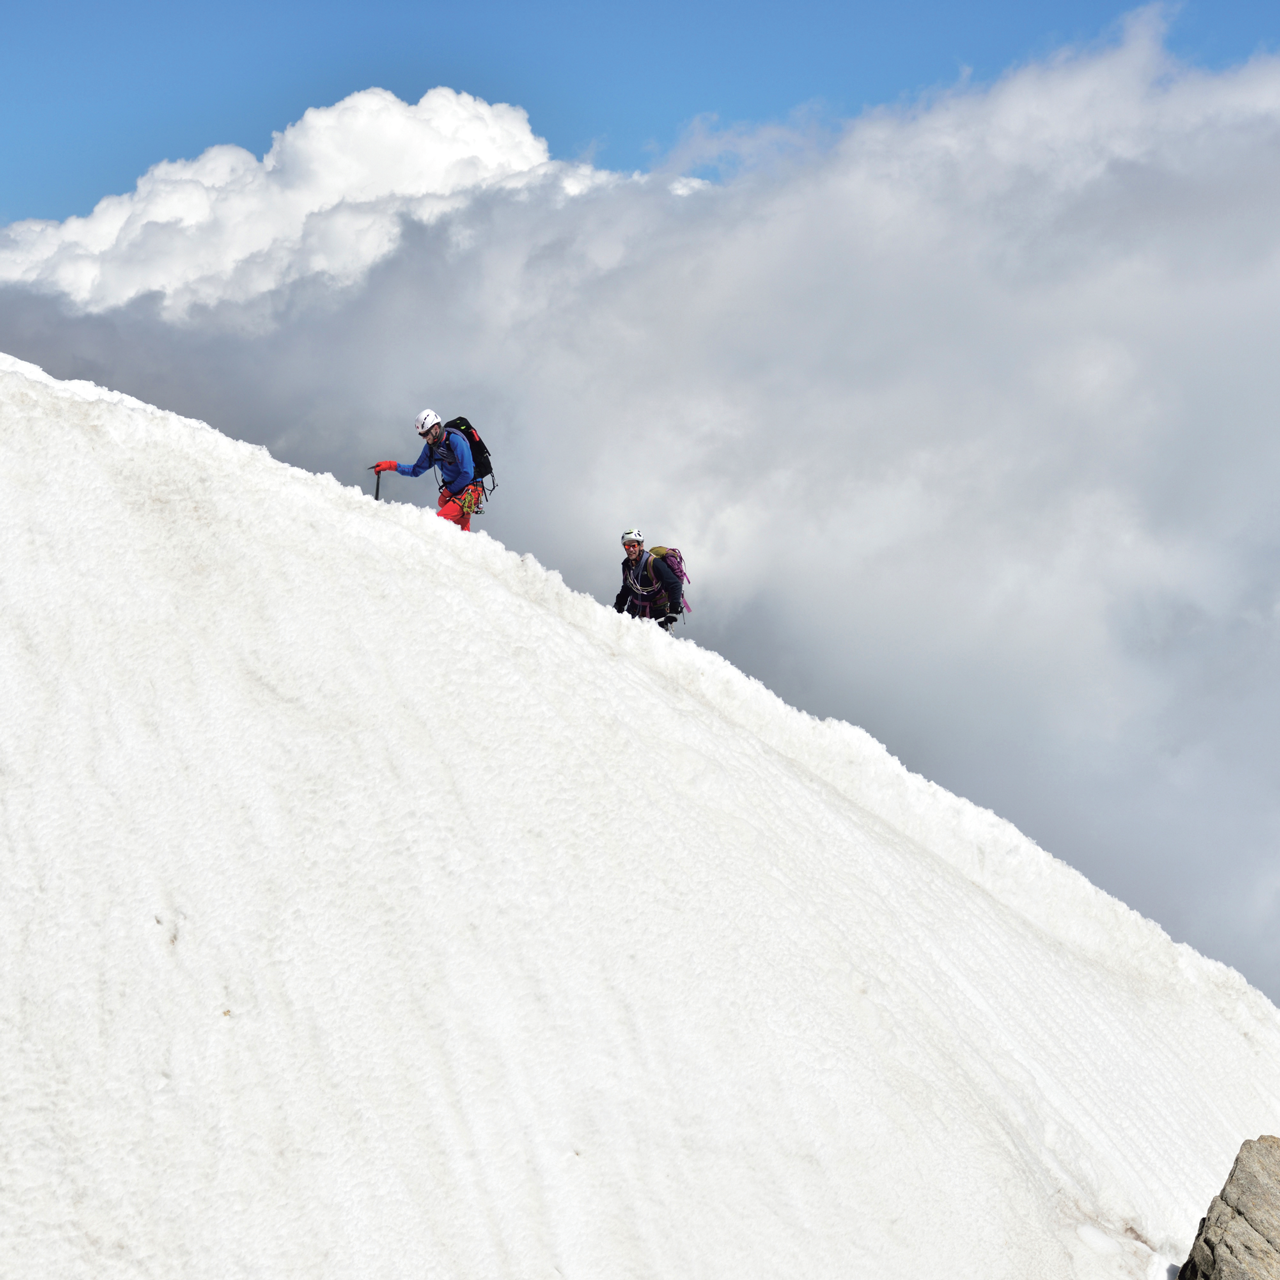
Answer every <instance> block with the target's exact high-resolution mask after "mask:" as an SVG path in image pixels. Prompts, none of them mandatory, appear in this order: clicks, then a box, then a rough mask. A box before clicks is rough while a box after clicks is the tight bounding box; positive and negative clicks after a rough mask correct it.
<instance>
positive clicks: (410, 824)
mask: <svg viewBox="0 0 1280 1280" xmlns="http://www.w3.org/2000/svg"><path fill="white" fill-rule="evenodd" d="M0 432H2V439H3V448H2V449H0V526H2V529H3V546H4V555H3V559H2V560H0V592H2V593H3V626H2V628H0V646H2V658H3V672H4V698H3V709H2V712H0V787H2V788H3V790H2V791H0V803H2V805H3V815H2V816H3V833H4V848H3V858H4V860H3V891H2V892H0V947H3V952H2V953H0V954H2V959H3V1000H2V1004H0V1026H2V1028H3V1036H2V1038H0V1054H2V1055H3V1056H2V1057H0V1090H2V1095H0V1096H2V1097H3V1106H2V1107H0V1274H2V1275H4V1276H14V1277H28V1276H30V1277H35V1276H58V1277H60V1278H62V1280H67V1278H72V1277H75V1278H79V1277H86V1278H87V1277H94V1280H101V1278H104V1277H139V1276H147V1277H150V1276H155V1277H166V1280H167V1278H170V1277H175V1276H180V1277H208V1278H209V1280H225V1278H226V1277H231V1276H245V1277H270V1278H272V1280H274V1278H277V1277H309V1278H310V1277H330V1276H333V1277H351V1276H358V1277H378V1278H379V1280H382V1278H385V1277H414V1278H417V1277H422V1276H433V1277H451V1278H452V1277H457V1278H458V1280H476V1278H478V1277H484V1278H495V1280H496V1278H505V1277H513V1278H514V1277H520V1278H523V1277H530V1278H533V1277H538V1278H540V1277H555V1276H561V1277H571V1278H574V1280H607V1278H610V1277H653V1278H654V1280H658V1278H662V1280H670V1278H672V1277H681V1278H685V1277H689V1278H692V1277H699V1278H703V1277H705V1278H708V1280H709V1278H713V1277H714V1278H717V1280H718V1278H723V1280H748V1278H750V1280H754V1278H756V1277H759V1278H760V1280H764V1278H766V1277H768V1278H769V1280H776V1278H777V1277H797V1278H800V1277H803V1278H804V1280H826V1278H827V1277H830V1278H832V1280H835V1278H837V1277H839V1278H840V1280H847V1278H848V1277H850V1276H854V1275H862V1274H876V1275H886V1276H896V1277H904V1278H907V1280H931V1278H932V1277H943V1276H970V1275H972V1276H978V1275H981V1276H983V1277H984V1280H989V1278H991V1277H1010V1278H1013V1277H1017V1278H1018V1280H1028V1277H1046V1278H1047V1277H1054V1278H1059V1277H1071V1276H1080V1277H1084V1276H1099V1277H1101V1276H1107V1277H1118V1276H1132V1277H1159V1280H1164V1277H1165V1274H1166V1269H1167V1267H1168V1265H1169V1264H1170V1263H1171V1262H1175V1261H1180V1260H1181V1258H1182V1257H1183V1256H1184V1255H1185V1251H1186V1249H1187V1247H1188V1246H1189V1244H1190V1242H1191V1239H1192V1237H1193V1235H1194V1232H1195V1229H1196V1224H1197V1221H1198V1219H1199V1217H1200V1215H1201V1214H1202V1213H1203V1212H1204V1209H1205V1206H1206V1205H1207V1204H1208V1202H1209V1200H1210V1198H1211V1197H1212V1195H1213V1193H1214V1192H1215V1191H1216V1190H1217V1189H1218V1188H1219V1187H1220V1186H1221V1184H1222V1181H1223V1178H1224V1177H1225V1174H1226V1172H1227V1170H1228V1169H1229V1168H1230V1165H1231V1160H1232V1158H1233V1156H1234V1155H1235V1152H1236V1149H1237V1147H1238V1146H1239V1144H1240V1142H1241V1140H1242V1139H1244V1138H1248V1137H1257V1136H1258V1135H1259V1134H1261V1133H1265V1132H1271V1133H1275V1132H1277V1131H1278V1130H1280V1014H1277V1011H1276V1010H1275V1009H1274V1008H1273V1007H1272V1006H1271V1005H1270V1004H1269V1003H1268V1002H1267V1001H1266V1000H1265V999H1264V998H1263V997H1262V996H1261V995H1259V994H1258V993H1257V992H1255V991H1253V990H1251V989H1250V988H1249V987H1248V986H1247V985H1246V984H1245V983H1244V981H1243V980H1242V979H1241V978H1240V977H1239V976H1238V975H1237V974H1235V973H1234V972H1232V971H1230V970H1228V969H1226V968H1224V967H1223V966H1221V965H1219V964H1216V963H1213V962H1211V961H1208V960H1205V959H1203V958H1202V957H1200V956H1198V955H1196V954H1195V953H1194V952H1192V951H1190V950H1189V949H1187V948H1186V947H1180V946H1175V945H1173V944H1172V943H1171V942H1170V941H1169V940H1168V939H1167V938H1166V937H1165V935H1164V934H1163V933H1162V932H1161V931H1160V930H1159V929H1158V928H1157V927H1155V926H1154V925H1152V924H1151V923H1149V922H1148V921H1145V920H1143V919H1142V918H1141V917H1139V916H1137V915H1136V914H1135V913H1133V912H1132V911H1130V910H1128V909H1127V908H1126V907H1124V906H1123V905H1121V904H1120V903H1118V902H1116V901H1114V900H1113V899H1111V898H1109V897H1107V896H1106V895H1105V894H1103V893H1101V892H1099V891H1098V890H1097V889H1094V888H1093V887H1092V886H1091V885H1089V884H1088V883H1087V882H1086V881H1085V880H1083V879H1082V878H1081V877H1080V876H1079V875H1077V874H1076V873H1075V872H1073V871H1071V870H1069V869H1068V868H1067V867H1065V866H1064V865H1062V864H1061V863H1059V862H1056V861H1055V860H1054V859H1052V858H1051V857H1049V856H1048V855H1047V854H1045V853H1044V852H1042V851H1041V850H1039V849H1038V848H1036V847H1035V846H1034V845H1033V844H1031V843H1030V842H1029V841H1027V840H1026V839H1025V838H1024V837H1022V836H1021V835H1019V834H1018V832H1017V831H1015V830H1014V829H1013V828H1012V827H1010V826H1009V825H1008V824H1007V823H1004V822H1001V821H1000V820H999V819H997V818H995V817H994V816H993V815H991V814H989V813H986V812H984V811H982V810H979V809H976V808H974V807H973V806H971V805H969V804H967V803H966V802H964V801H962V800H958V799H957V798H955V797H954V796H951V795H949V794H948V793H947V792H945V791H943V790H941V789H940V788H938V787H935V786H933V785H931V784H930V783H928V782H925V781H924V780H923V779H921V778H918V777H915V776H913V775H911V774H909V773H907V772H906V771H905V770H904V769H903V768H902V767H901V766H900V765H899V764H898V763H897V762H896V761H895V760H893V759H891V758H890V757H889V756H888V755H887V754H886V752H885V751H884V750H883V748H881V747H880V746H879V745H877V744H876V743H875V742H873V741H872V740H871V739H870V738H868V737H867V736H866V735H865V734H864V733H862V732H861V731H859V730H857V729H854V728H851V727H850V726H849V725H846V724H839V723H834V722H825V723H824V722H819V721H816V720H814V719H812V718H810V717H807V716H805V715H803V714H801V713H799V712H796V711H794V710H792V709H790V708H788V707H786V706H785V705H783V704H782V703H781V702H780V701H779V700H778V699H777V698H775V697H774V696H773V695H772V694H770V693H769V692H768V691H767V690H766V689H764V688H763V687H762V686H760V685H759V684H758V683H756V682H753V681H751V680H749V679H747V678H746V677H745V676H743V675H741V674H740V673H739V672H737V671H735V670H734V669H733V668H732V667H730V666H729V665H728V664H727V663H725V662H724V661H723V660H722V659H720V658H719V657H717V656H715V655H713V654H709V653H706V652H704V651H702V650H701V649H699V648H698V647H697V646H696V645H695V644H693V643H690V642H689V641H687V640H673V639H670V638H668V637H667V636H665V635H662V634H661V633H659V632H658V631H657V630H656V629H655V628H653V627H652V626H648V625H642V624H638V623H635V622H633V621H630V620H628V619H624V618H620V617H618V616H617V615H615V614H614V613H613V612H612V611H611V610H610V609H607V608H604V607H602V606H601V605H599V604H597V603H596V602H595V601H593V600H591V599H589V598H587V597H585V596H582V595H579V594H576V593H574V592H572V591H570V590H568V589H567V588H566V587H565V586H564V584H563V583H562V581H561V580H560V578H559V576H558V575H557V574H555V573H549V572H548V571H546V570H544V569H543V568H542V567H541V566H539V565H538V564H537V563H535V562H534V561H533V560H532V559H531V558H530V557H527V556H526V557H521V556H517V555H515V554H513V553H511V552H509V551H506V550H505V549H504V548H502V547H501V546H500V545H498V544H497V543H495V542H493V541H492V540H491V539H489V538H488V537H486V536H485V535H484V534H473V535H463V534H460V533H459V532H458V531H457V530H456V529H454V528H452V527H451V526H447V525H445V524H444V523H443V522H441V521H438V520H436V519H435V517H434V515H432V514H430V513H428V512H425V511H423V510H420V509H418V508H416V507H412V506H402V505H392V504H388V503H383V504H380V505H375V504H374V503H373V502H372V501H371V500H370V499H369V498H367V497H365V496H363V495H362V494H360V493H359V492H357V491H355V490H352V489H346V488H343V487H341V486H339V485H338V484H337V483H336V482H335V481H334V480H333V479H332V478H330V477H320V476H314V475H309V474H307V473H304V472H300V471H297V470H294V469H291V468H289V467H286V466H283V465H281V464H279V463H276V462H274V461H273V460H272V459H271V458H270V457H269V456H268V455H267V454H266V453H265V452H264V451H263V450H261V449H257V448H253V447H250V446H248V445H244V444H240V443H236V442H234V441H231V440H228V439H226V438H225V437H223V436H221V435H219V434H218V433H217V432H215V431H213V430H211V429H210V428H208V427H206V426H203V425H201V424H199V423H194V422H190V421H187V420H184V419H181V418H178V417H175V416H174V415H171V414H167V413H162V412H160V411H158V410H155V409H152V408H149V407H148V406H145V405H142V404H139V403H138V402H136V401H133V400H130V399H128V398H127V397H124V396H120V395H115V394H112V393H108V392H104V391H101V390H99V389H97V388H95V387H92V386H90V385H88V384H85V383H58V382H55V381H53V380H52V379H50V378H48V377H47V376H45V375H44V374H42V373H41V372H39V371H38V370H36V369H34V368H32V367H31V366H29V365H24V364H21V363H19V362H17V361H14V360H11V359H9V358H7V357H0Z"/></svg>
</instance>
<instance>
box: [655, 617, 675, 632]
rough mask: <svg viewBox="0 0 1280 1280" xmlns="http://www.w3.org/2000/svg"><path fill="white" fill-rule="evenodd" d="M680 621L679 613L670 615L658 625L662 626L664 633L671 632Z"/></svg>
mask: <svg viewBox="0 0 1280 1280" xmlns="http://www.w3.org/2000/svg"><path fill="white" fill-rule="evenodd" d="M679 621H680V615H679V614H678V613H669V614H667V616H666V617H665V618H663V620H662V621H661V622H660V623H658V626H660V627H661V628H662V629H663V631H670V630H671V628H672V627H674V626H675V625H676V623H677V622H679Z"/></svg>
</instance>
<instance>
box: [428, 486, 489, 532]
mask: <svg viewBox="0 0 1280 1280" xmlns="http://www.w3.org/2000/svg"><path fill="white" fill-rule="evenodd" d="M483 500H484V486H483V485H481V484H478V483H477V484H469V485H467V487H466V488H465V489H463V491H462V492H461V493H450V492H449V490H448V489H441V490H440V500H439V501H438V502H437V503H436V506H437V507H438V508H439V510H438V511H437V512H436V515H438V516H439V517H440V519H441V520H450V521H452V522H453V523H454V524H456V525H457V526H458V528H459V529H461V530H462V531H463V533H470V532H471V516H472V514H473V513H474V512H475V511H476V509H477V508H478V507H479V506H480V503H481V502H482V501H483Z"/></svg>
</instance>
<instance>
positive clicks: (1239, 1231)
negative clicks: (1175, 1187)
mask: <svg viewBox="0 0 1280 1280" xmlns="http://www.w3.org/2000/svg"><path fill="white" fill-rule="evenodd" d="M1178 1280H1280V1138H1271V1137H1265V1136H1264V1137H1261V1138H1259V1139H1258V1140H1257V1142H1245V1144H1244V1145H1243V1146H1242V1147H1241V1148H1240V1154H1239V1155H1237V1156H1236V1162H1235V1164H1233V1165H1232V1166H1231V1176H1230V1177H1229V1178H1228V1179H1227V1185H1226V1186H1225V1187H1223V1188H1222V1191H1221V1193H1220V1194H1218V1195H1216V1196H1214V1198H1213V1203H1212V1204H1211V1205H1210V1206H1209V1212H1208V1213H1207V1214H1206V1215H1205V1216H1204V1217H1203V1218H1201V1220H1200V1229H1199V1231H1197V1232H1196V1240H1195V1243H1194V1244H1193V1245H1192V1246H1191V1253H1190V1254H1189V1255H1188V1257H1187V1260H1186V1262H1184V1263H1183V1264H1182V1270H1181V1271H1179V1272H1178Z"/></svg>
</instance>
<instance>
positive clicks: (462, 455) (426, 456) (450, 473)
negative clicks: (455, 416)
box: [396, 431, 476, 493]
mask: <svg viewBox="0 0 1280 1280" xmlns="http://www.w3.org/2000/svg"><path fill="white" fill-rule="evenodd" d="M432 467H439V468H440V483H441V484H442V486H443V487H444V488H446V489H448V490H449V492H450V493H461V492H462V491H463V489H465V488H466V487H467V485H469V484H470V483H471V482H472V480H474V479H475V476H476V464H475V461H474V460H473V459H472V457H471V446H470V445H469V444H468V443H467V437H466V436H464V435H463V434H462V432H461V431H446V432H445V433H444V435H443V436H442V437H441V439H440V443H439V444H438V445H437V446H436V447H435V448H434V449H433V448H432V447H431V445H427V447H426V448H425V449H423V451H422V453H421V454H420V455H419V457H418V460H417V462H415V463H414V464H413V465H412V466H410V465H409V464H408V463H407V462H401V463H398V464H397V465H396V470H397V471H398V472H399V473H400V474H401V475H402V476H420V475H421V474H422V473H423V472H424V471H430V470H431V468H432Z"/></svg>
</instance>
